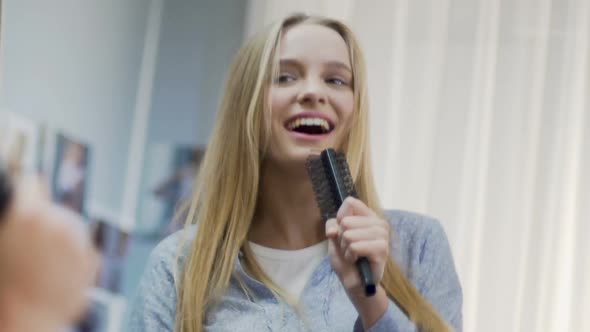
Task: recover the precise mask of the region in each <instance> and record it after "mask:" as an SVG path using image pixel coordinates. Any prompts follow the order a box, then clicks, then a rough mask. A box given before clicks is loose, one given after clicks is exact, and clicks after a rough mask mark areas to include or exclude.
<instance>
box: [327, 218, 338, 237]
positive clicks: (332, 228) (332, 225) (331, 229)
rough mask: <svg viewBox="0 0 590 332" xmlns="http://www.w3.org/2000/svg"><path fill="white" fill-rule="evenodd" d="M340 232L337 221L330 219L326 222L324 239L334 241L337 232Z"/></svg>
mask: <svg viewBox="0 0 590 332" xmlns="http://www.w3.org/2000/svg"><path fill="white" fill-rule="evenodd" d="M339 230H340V225H338V220H336V218H331V219H328V221H326V237H327V238H330V239H335V238H337V237H338V232H339Z"/></svg>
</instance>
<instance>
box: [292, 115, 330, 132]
mask: <svg viewBox="0 0 590 332" xmlns="http://www.w3.org/2000/svg"><path fill="white" fill-rule="evenodd" d="M300 126H321V127H322V128H323V129H324V131H325V132H328V131H330V124H329V123H328V121H326V120H324V119H321V118H298V119H295V120H293V121H291V122H289V123H288V124H287V129H289V130H293V129H295V128H297V127H300Z"/></svg>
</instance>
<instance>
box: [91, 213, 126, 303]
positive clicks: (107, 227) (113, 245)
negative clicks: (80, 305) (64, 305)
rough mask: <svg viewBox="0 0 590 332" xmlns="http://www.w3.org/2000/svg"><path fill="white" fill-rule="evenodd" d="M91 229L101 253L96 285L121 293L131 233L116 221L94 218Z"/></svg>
mask: <svg viewBox="0 0 590 332" xmlns="http://www.w3.org/2000/svg"><path fill="white" fill-rule="evenodd" d="M89 230H90V237H91V239H92V242H93V244H94V246H95V248H96V249H97V251H98V253H99V255H100V266H99V270H98V273H97V278H96V282H95V287H97V288H101V289H104V290H107V291H109V292H111V293H120V292H121V282H122V278H123V273H124V267H125V259H126V257H127V249H128V247H129V241H130V235H129V233H128V232H126V231H124V230H122V229H121V228H119V227H118V226H117V225H115V224H114V223H110V222H106V221H104V220H101V219H95V220H92V221H91V222H90V224H89Z"/></svg>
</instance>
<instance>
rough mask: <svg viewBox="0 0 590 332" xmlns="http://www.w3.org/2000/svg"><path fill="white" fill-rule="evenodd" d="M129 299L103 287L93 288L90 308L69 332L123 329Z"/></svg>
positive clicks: (97, 331) (89, 303)
mask: <svg viewBox="0 0 590 332" xmlns="http://www.w3.org/2000/svg"><path fill="white" fill-rule="evenodd" d="M126 306H127V300H126V299H125V298H124V297H122V296H120V295H116V294H112V293H109V292H107V291H105V290H102V289H93V290H92V291H91V292H90V293H89V295H88V308H87V310H86V312H85V313H84V315H83V316H82V318H81V319H80V320H79V321H78V323H77V324H76V325H75V326H74V327H71V328H69V329H66V331H67V332H117V331H121V327H122V323H123V314H124V312H125V308H126Z"/></svg>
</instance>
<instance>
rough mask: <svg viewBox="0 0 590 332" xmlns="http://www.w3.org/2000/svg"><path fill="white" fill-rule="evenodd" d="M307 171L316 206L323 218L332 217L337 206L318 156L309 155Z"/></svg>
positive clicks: (336, 210)
mask: <svg viewBox="0 0 590 332" xmlns="http://www.w3.org/2000/svg"><path fill="white" fill-rule="evenodd" d="M306 168H307V172H308V174H309V177H310V179H311V184H312V187H313V192H314V194H315V198H316V202H317V204H318V208H319V209H320V212H321V214H322V218H324V220H328V219H330V218H334V217H335V216H336V212H338V208H339V206H337V205H336V204H337V202H336V200H335V199H334V194H333V192H332V188H331V185H330V181H329V180H328V177H327V174H326V171H325V169H324V165H323V163H322V160H321V159H320V157H317V156H316V157H309V158H308V159H307V162H306Z"/></svg>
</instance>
